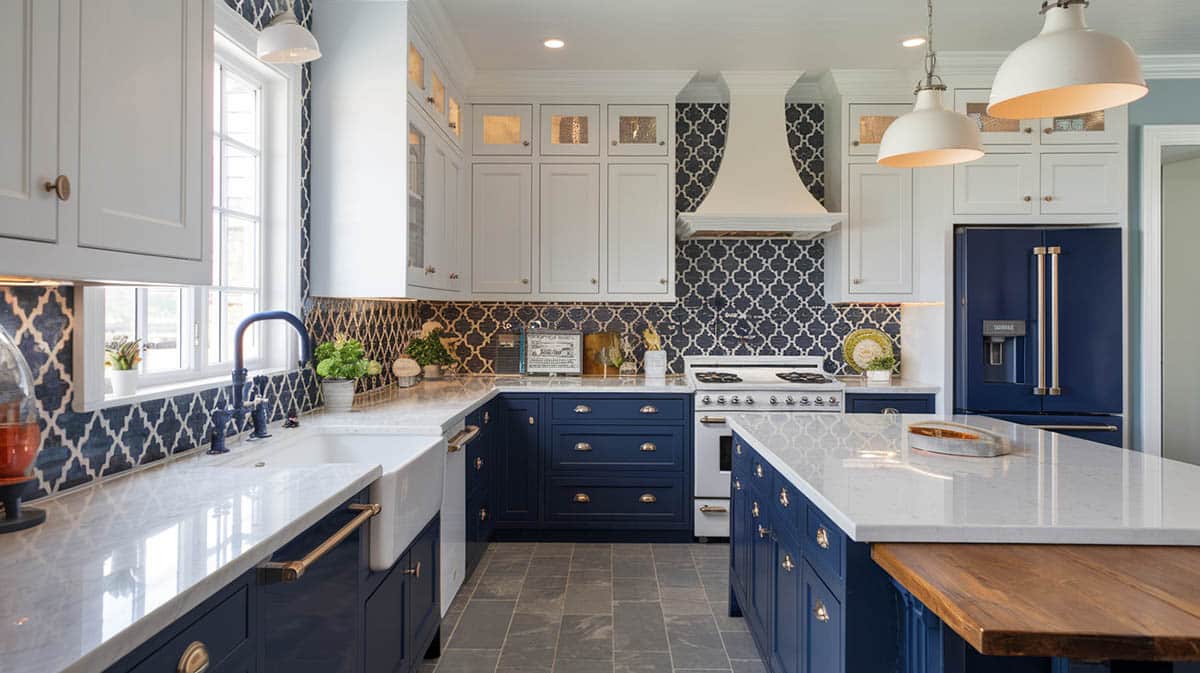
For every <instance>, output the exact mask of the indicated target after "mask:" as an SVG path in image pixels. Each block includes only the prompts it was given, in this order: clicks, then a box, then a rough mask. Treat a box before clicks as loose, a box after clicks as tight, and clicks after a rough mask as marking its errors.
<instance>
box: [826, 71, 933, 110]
mask: <svg viewBox="0 0 1200 673" xmlns="http://www.w3.org/2000/svg"><path fill="white" fill-rule="evenodd" d="M916 81H917V80H916V79H913V76H912V74H911V73H910V72H909V71H907V70H893V69H871V68H862V69H850V70H842V69H837V68H834V69H832V70H830V71H829V72H827V73H826V74H825V75H823V76H822V77H821V79H820V82H819V85H820V88H821V91H822V92H823V93H824V94H825V95H826V96H827V97H833V96H843V97H846V98H867V99H874V100H876V101H878V102H887V101H888V100H897V101H904V102H910V101H912V98H913V83H914V82H916Z"/></svg>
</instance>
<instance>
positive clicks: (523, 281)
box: [521, 278, 529, 285]
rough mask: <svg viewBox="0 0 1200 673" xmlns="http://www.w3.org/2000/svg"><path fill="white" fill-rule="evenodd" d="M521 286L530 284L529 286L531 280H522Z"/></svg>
mask: <svg viewBox="0 0 1200 673" xmlns="http://www.w3.org/2000/svg"><path fill="white" fill-rule="evenodd" d="M521 284H522V285H528V284H529V279H528V278H522V279H521Z"/></svg>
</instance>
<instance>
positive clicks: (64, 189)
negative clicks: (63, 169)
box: [42, 175, 71, 201]
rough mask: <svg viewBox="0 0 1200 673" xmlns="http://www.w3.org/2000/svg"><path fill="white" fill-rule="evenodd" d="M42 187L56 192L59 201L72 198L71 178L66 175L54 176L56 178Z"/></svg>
mask: <svg viewBox="0 0 1200 673" xmlns="http://www.w3.org/2000/svg"><path fill="white" fill-rule="evenodd" d="M42 188H43V189H45V190H46V191H47V192H54V194H55V195H56V196H58V200H59V201H66V200H67V199H69V198H71V180H70V178H68V177H67V176H65V175H60V176H58V177H57V178H54V180H52V181H50V182H47V183H46V184H44V185H42Z"/></svg>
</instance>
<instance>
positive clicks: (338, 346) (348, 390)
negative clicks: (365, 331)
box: [316, 336, 383, 412]
mask: <svg viewBox="0 0 1200 673" xmlns="http://www.w3.org/2000/svg"><path fill="white" fill-rule="evenodd" d="M316 356H317V376H320V377H321V378H322V379H324V380H323V381H321V392H322V394H323V395H324V397H325V408H326V409H327V410H328V411H333V412H341V411H350V407H352V406H354V382H355V381H357V380H358V379H361V378H362V377H364V376H376V375H378V374H379V373H380V372H381V371H383V367H382V366H381V365H380V364H379V363H378V362H376V361H374V360H368V359H367V352H366V349H365V348H363V345H362V342H361V341H358V340H356V339H347V338H346V337H344V336H339V337H337V338H336V339H334V340H333V341H326V342H325V343H323V344H321V345H320V346H317V353H316Z"/></svg>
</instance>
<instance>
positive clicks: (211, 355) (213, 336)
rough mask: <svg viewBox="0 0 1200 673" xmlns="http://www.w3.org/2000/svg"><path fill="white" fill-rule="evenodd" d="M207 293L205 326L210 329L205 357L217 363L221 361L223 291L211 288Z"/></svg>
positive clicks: (209, 361)
mask: <svg viewBox="0 0 1200 673" xmlns="http://www.w3.org/2000/svg"><path fill="white" fill-rule="evenodd" d="M206 294H207V295H208V301H207V304H208V306H207V308H206V310H207V312H208V325H206V326H205V328H206V329H207V330H208V348H207V350H208V352H207V353H205V356H204V357H205V360H206V361H207V362H208V364H210V365H215V364H217V363H219V362H220V361H221V341H222V339H221V292H220V291H219V290H209V291H208V292H207V293H206Z"/></svg>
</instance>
